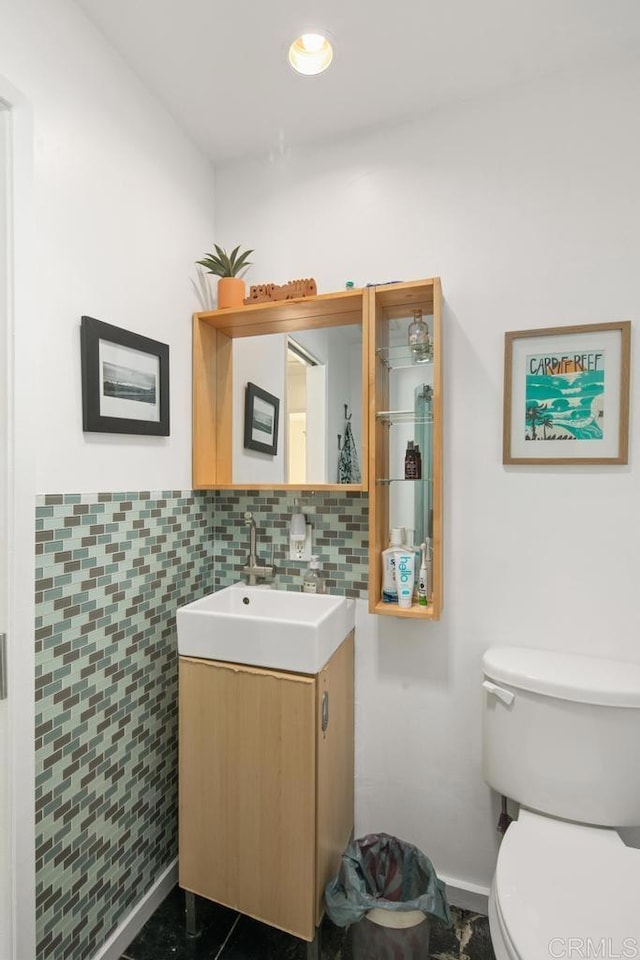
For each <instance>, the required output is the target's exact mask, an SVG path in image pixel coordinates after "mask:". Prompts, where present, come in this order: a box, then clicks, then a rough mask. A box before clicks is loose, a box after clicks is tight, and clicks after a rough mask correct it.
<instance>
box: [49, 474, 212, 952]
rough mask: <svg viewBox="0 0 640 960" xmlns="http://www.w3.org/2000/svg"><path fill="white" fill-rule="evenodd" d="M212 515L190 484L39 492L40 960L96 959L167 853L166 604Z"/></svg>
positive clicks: (203, 550) (202, 581) (169, 647)
mask: <svg viewBox="0 0 640 960" xmlns="http://www.w3.org/2000/svg"><path fill="white" fill-rule="evenodd" d="M211 522H212V498H211V495H205V494H200V493H192V492H191V491H186V492H181V491H172V492H168V493H159V494H156V493H104V494H83V495H79V494H75V495H74V494H66V495H64V496H58V495H56V496H43V497H39V498H38V502H37V505H36V618H37V619H36V680H35V683H36V730H35V736H36V884H37V887H36V901H37V938H38V951H37V957H38V960H84V958H87V957H91V956H93V955H94V953H95V952H96V950H97V949H98V947H99V946H100V945H101V944H102V943H103V942H104V941H105V939H106V938H107V937H108V935H109V934H110V933H111V931H112V930H113V929H114V928H115V927H116V926H117V925H118V923H120V922H122V921H123V920H124V919H125V918H126V916H127V915H128V913H129V912H130V910H131V909H132V908H133V906H134V905H135V904H136V902H137V901H139V900H140V898H141V897H142V896H143V894H144V893H145V892H146V891H147V890H148V889H149V887H150V886H151V885H152V884H153V882H154V881H155V880H156V879H157V878H158V876H159V875H160V874H161V872H162V870H163V869H164V868H165V867H166V866H167V865H168V864H169V863H171V861H172V860H173V858H174V857H175V856H176V855H177V816H176V809H177V646H176V636H175V610H176V607H177V606H178V605H180V604H182V603H187V602H189V601H190V600H193V599H195V598H196V597H198V596H200V595H202V594H203V593H205V592H206V591H207V590H210V589H211V587H212V583H213V569H212V557H211Z"/></svg>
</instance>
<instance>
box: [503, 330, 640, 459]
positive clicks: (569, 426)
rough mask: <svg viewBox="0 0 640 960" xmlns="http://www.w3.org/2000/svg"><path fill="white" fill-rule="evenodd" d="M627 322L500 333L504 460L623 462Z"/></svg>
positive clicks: (625, 451)
mask: <svg viewBox="0 0 640 960" xmlns="http://www.w3.org/2000/svg"><path fill="white" fill-rule="evenodd" d="M630 342H631V324H630V322H629V321H621V322H620V323H589V324H582V325H579V326H571V327H548V328H546V329H541V330H517V331H515V332H511V333H507V334H505V357H504V416H503V456H502V462H503V463H529V464H544V463H561V464H579V463H612V464H613V463H615V464H623V463H627V459H628V437H629V356H630Z"/></svg>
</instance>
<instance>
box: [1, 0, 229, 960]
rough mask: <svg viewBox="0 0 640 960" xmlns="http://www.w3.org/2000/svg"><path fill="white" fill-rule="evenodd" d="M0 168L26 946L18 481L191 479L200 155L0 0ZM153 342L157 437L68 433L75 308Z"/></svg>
mask: <svg viewBox="0 0 640 960" xmlns="http://www.w3.org/2000/svg"><path fill="white" fill-rule="evenodd" d="M0 23H2V29H1V30H0V98H2V99H4V100H5V101H6V102H7V103H8V104H9V106H10V107H11V108H12V109H11V112H12V118H13V134H14V150H15V158H16V161H15V169H14V175H15V179H14V198H13V199H14V203H15V206H14V211H13V213H14V223H13V232H14V264H13V272H14V286H13V290H12V294H13V296H12V305H13V316H12V317H11V318H10V322H11V324H12V328H13V357H12V362H13V376H14V390H13V410H12V412H11V420H12V424H11V433H12V436H11V438H10V440H11V446H12V449H11V454H10V455H11V457H12V466H13V478H14V510H13V516H12V518H11V524H12V538H13V551H12V558H11V560H12V569H11V576H12V587H11V595H10V598H9V618H10V621H9V623H10V633H9V657H10V677H9V684H10V701H9V703H10V711H11V712H10V733H11V752H12V757H11V773H10V778H11V779H10V787H11V807H12V811H11V812H12V828H13V829H12V845H13V851H12V854H13V856H12V860H13V867H14V874H13V878H12V884H13V900H14V902H13V922H14V927H15V930H14V933H15V937H14V951H15V956H16V957H20V958H21V957H33V956H35V937H34V933H35V926H34V853H33V851H34V823H33V804H32V803H30V802H25V798H27V800H28V798H30V797H33V795H34V785H33V776H34V757H33V717H34V701H33V678H34V663H33V622H34V610H33V569H34V554H33V536H34V504H35V494H36V492H57V491H62V492H72V491H87V492H89V491H97V490H122V489H124V490H139V489H167V488H169V489H177V488H184V487H187V488H188V487H190V486H191V468H190V446H191V439H190V438H191V426H190V423H191V412H190V405H191V399H190V393H191V391H190V381H191V372H190V369H191V365H190V343H191V335H190V313H191V311H192V310H194V309H198V308H199V303H198V302H197V299H196V296H195V294H194V291H193V289H192V286H191V277H195V273H194V267H193V262H194V260H195V259H196V258H197V257H199V256H200V255H201V254H202V253H203V252H204V250H206V249H208V248H209V247H210V245H211V241H212V238H213V176H212V171H211V169H210V166H209V164H208V163H207V162H206V161H205V160H204V159H203V158H202V157H201V156H200V155H199V154H198V152H197V151H196V150H195V148H194V147H193V146H192V145H191V144H190V143H189V142H188V141H187V140H186V138H185V137H184V136H183V135H182V134H181V133H180V131H179V129H178V128H177V127H176V125H175V123H174V122H173V120H172V119H171V118H170V117H169V116H168V115H167V114H166V113H165V112H164V111H163V110H162V109H161V108H160V107H159V105H158V104H157V102H156V101H155V100H154V99H153V98H152V97H151V96H150V95H149V94H148V93H147V92H146V91H145V90H144V88H143V87H142V86H141V85H140V83H139V82H138V80H137V79H136V77H135V76H134V75H133V74H132V73H131V71H130V70H128V69H127V68H126V67H125V66H124V65H123V64H122V62H121V61H120V59H119V58H118V57H117V56H116V55H115V53H113V52H112V50H111V48H110V47H108V46H107V44H106V42H105V41H104V40H103V39H102V38H101V36H100V35H99V34H98V33H97V31H96V30H95V29H94V28H93V27H92V26H91V25H90V24H89V22H88V21H87V20H86V19H85V17H84V15H83V14H82V13H81V12H80V11H79V10H78V8H77V7H76V5H75V4H73V3H72V2H69V0H0ZM85 313H86V314H89V315H92V316H96V317H98V318H99V319H101V320H104V321H106V322H108V323H112V324H115V325H117V326H122V327H126V328H127V329H130V330H136V331H138V332H140V333H143V334H145V335H147V336H150V337H153V338H155V339H158V340H161V341H164V342H166V343H169V344H170V347H171V375H172V395H171V419H172V430H171V437H170V438H168V439H160V438H134V437H130V438H127V437H106V436H98V435H95V436H92V437H90V436H86V437H85V436H84V435H83V433H82V408H81V395H80V349H79V329H80V326H79V325H80V316H81V315H82V314H85Z"/></svg>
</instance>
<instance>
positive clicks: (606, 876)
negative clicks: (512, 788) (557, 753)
mask: <svg viewBox="0 0 640 960" xmlns="http://www.w3.org/2000/svg"><path fill="white" fill-rule="evenodd" d="M489 925H490V930H491V939H492V942H493V948H494V952H495V955H496V960H556V958H562V960H565V958H566V960H586V958H589V960H591V958H594V960H595V958H602V960H615V958H621V960H622V958H633V957H636V958H640V850H636V849H633V848H631V847H626V846H625V845H624V843H623V842H622V840H621V839H620V836H619V835H618V834H617V833H616V831H615V830H611V829H607V828H599V827H589V826H584V825H583V824H576V823H568V822H566V821H562V820H554V819H553V818H550V817H547V816H545V815H543V814H537V813H534V812H532V811H529V810H526V809H523V810H521V811H520V816H519V819H518V820H517V821H514V822H513V823H512V824H511V826H510V827H509V829H508V830H507V833H506V835H505V837H504V839H503V841H502V845H501V847H500V852H499V854H498V862H497V865H496V872H495V876H494V879H493V884H492V887H491V894H490V897H489Z"/></svg>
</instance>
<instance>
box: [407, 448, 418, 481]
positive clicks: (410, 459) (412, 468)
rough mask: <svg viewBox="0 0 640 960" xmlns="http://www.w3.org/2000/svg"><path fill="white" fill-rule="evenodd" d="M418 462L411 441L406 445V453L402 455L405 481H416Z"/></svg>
mask: <svg viewBox="0 0 640 960" xmlns="http://www.w3.org/2000/svg"><path fill="white" fill-rule="evenodd" d="M417 473H418V461H417V459H416V453H415V450H414V447H413V440H409V442H408V443H407V452H406V453H405V455H404V478H405V480H417V479H418V476H417Z"/></svg>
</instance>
